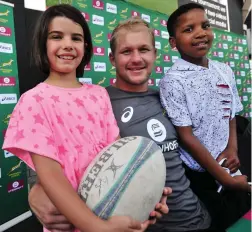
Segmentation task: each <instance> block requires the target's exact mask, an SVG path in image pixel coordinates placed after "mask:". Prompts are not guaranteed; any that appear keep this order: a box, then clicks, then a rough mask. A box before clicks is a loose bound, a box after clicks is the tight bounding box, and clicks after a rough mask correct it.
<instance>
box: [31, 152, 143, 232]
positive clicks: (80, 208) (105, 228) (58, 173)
mask: <svg viewBox="0 0 252 232" xmlns="http://www.w3.org/2000/svg"><path fill="white" fill-rule="evenodd" d="M32 160H33V163H34V166H35V169H36V172H37V175H38V178H39V180H40V184H41V186H42V187H43V189H44V190H45V193H46V194H47V195H48V197H49V198H50V200H51V201H52V203H53V204H54V205H55V207H56V208H57V209H58V210H59V211H60V212H61V213H62V214H63V215H64V216H65V217H66V218H67V219H68V220H69V221H70V222H71V223H72V224H73V225H74V226H75V227H76V228H78V229H80V230H81V231H85V232H93V231H94V228H95V231H97V232H99V231H101V232H122V231H123V232H130V231H134V229H135V230H136V231H140V229H141V227H142V225H141V223H139V222H137V221H134V220H132V219H131V218H129V217H123V216H122V217H112V218H111V219H109V220H108V221H103V220H102V219H100V218H98V217H97V216H96V215H95V214H93V212H92V211H91V210H90V209H88V207H87V206H86V204H85V203H84V202H83V201H82V200H81V199H80V197H79V196H78V194H77V193H76V192H75V191H74V189H73V188H72V186H71V184H70V183H69V182H68V180H67V179H66V177H65V176H64V174H63V171H62V168H61V166H60V164H59V163H57V162H56V161H54V160H52V159H50V158H47V157H44V156H40V155H37V154H33V155H32ZM146 226H147V225H146Z"/></svg>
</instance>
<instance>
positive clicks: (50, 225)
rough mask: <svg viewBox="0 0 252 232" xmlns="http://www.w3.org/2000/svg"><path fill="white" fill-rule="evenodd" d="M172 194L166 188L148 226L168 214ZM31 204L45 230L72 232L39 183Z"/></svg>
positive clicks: (30, 195)
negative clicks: (168, 204)
mask: <svg viewBox="0 0 252 232" xmlns="http://www.w3.org/2000/svg"><path fill="white" fill-rule="evenodd" d="M171 193H172V190H171V188H168V187H166V188H164V193H163V196H162V198H161V200H160V202H159V203H158V204H157V205H156V209H155V210H156V211H153V212H151V214H150V216H151V217H152V218H153V219H152V220H149V221H148V222H147V226H148V225H149V224H154V223H155V222H156V218H157V219H159V218H161V217H162V215H163V214H167V213H168V211H169V209H168V206H167V204H166V201H167V197H168V196H169V195H170V194H171ZM29 204H30V207H31V209H32V211H33V212H34V214H35V215H36V216H37V218H38V219H39V220H40V222H41V223H42V224H43V226H44V227H45V228H47V229H49V230H54V231H65V232H72V228H73V226H72V225H71V224H70V222H69V221H68V220H67V218H66V217H65V216H63V215H62V214H61V213H60V212H59V211H58V209H57V208H56V207H55V206H54V205H53V203H52V202H51V201H50V199H49V198H48V196H47V195H46V193H45V192H44V190H43V188H42V186H41V185H40V184H39V183H37V184H35V185H34V186H33V187H32V189H31V191H30V193H29ZM145 224H146V223H145ZM143 231H144V227H143Z"/></svg>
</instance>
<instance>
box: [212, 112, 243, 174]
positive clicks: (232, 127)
mask: <svg viewBox="0 0 252 232" xmlns="http://www.w3.org/2000/svg"><path fill="white" fill-rule="evenodd" d="M237 152H238V148H237V133H236V120H235V117H234V118H233V119H232V120H231V121H229V139H228V145H227V147H226V149H225V150H224V151H223V152H222V153H221V155H220V156H219V157H218V158H217V162H220V161H221V160H222V159H224V158H226V159H227V160H226V161H225V162H224V164H223V165H224V167H226V168H228V169H229V170H230V172H231V173H234V172H236V171H237V170H238V168H239V167H240V161H239V158H238V155H237Z"/></svg>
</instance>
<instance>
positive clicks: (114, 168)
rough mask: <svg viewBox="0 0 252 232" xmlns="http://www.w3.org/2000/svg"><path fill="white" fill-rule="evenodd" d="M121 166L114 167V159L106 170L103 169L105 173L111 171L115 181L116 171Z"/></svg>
mask: <svg viewBox="0 0 252 232" xmlns="http://www.w3.org/2000/svg"><path fill="white" fill-rule="evenodd" d="M122 166H123V165H115V163H114V159H113V160H112V161H111V164H110V166H109V167H108V168H107V169H105V171H107V170H111V171H112V172H113V174H114V179H115V176H116V172H117V170H118V169H120V168H121V167H122Z"/></svg>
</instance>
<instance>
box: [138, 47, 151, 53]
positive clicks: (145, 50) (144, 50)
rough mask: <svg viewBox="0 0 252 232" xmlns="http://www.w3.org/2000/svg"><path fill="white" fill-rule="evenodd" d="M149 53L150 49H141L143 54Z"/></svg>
mask: <svg viewBox="0 0 252 232" xmlns="http://www.w3.org/2000/svg"><path fill="white" fill-rule="evenodd" d="M148 51H149V49H148V48H142V49H140V52H142V53H145V52H148Z"/></svg>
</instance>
